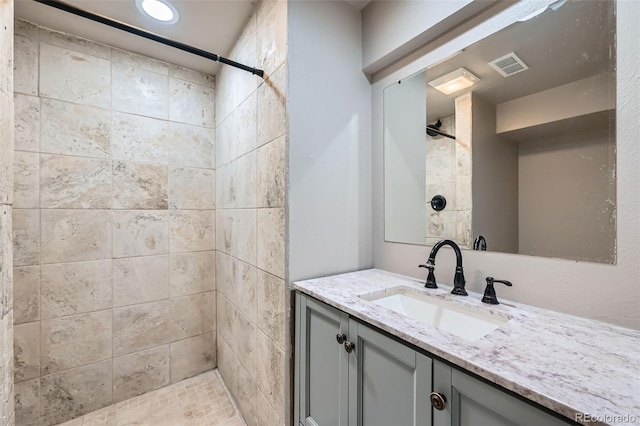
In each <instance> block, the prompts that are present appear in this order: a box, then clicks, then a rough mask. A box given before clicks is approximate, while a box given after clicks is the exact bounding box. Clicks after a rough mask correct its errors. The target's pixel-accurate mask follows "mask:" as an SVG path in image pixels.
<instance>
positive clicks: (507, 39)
mask: <svg viewBox="0 0 640 426" xmlns="http://www.w3.org/2000/svg"><path fill="white" fill-rule="evenodd" d="M612 5H613V2H609V1H580V2H575V1H568V2H567V3H566V4H564V5H563V6H561V7H560V8H559V9H557V10H555V11H553V10H550V9H548V10H547V11H546V12H544V13H543V14H541V15H539V16H537V17H535V18H533V19H530V20H528V21H525V22H518V23H516V24H514V25H512V26H510V27H508V28H505V29H504V30H502V31H499V32H497V33H495V34H493V35H491V36H489V37H487V38H485V39H483V40H480V41H479V42H477V43H475V44H473V45H471V46H469V47H468V48H466V49H464V51H463V52H462V53H460V54H458V55H457V56H454V57H452V58H450V59H448V60H446V61H444V62H442V63H439V64H437V65H435V66H433V67H432V68H430V69H427V71H426V75H427V76H426V78H427V81H431V80H434V79H436V78H438V77H441V76H443V75H445V74H447V73H449V72H451V71H454V70H456V69H458V68H461V67H464V68H466V69H468V70H469V71H471V72H472V73H473V74H475V75H476V76H478V77H480V81H479V82H478V83H476V84H475V85H473V86H472V87H471V88H469V89H466V90H462V91H459V92H456V93H454V94H451V95H444V94H442V93H440V92H438V91H437V90H436V89H434V88H432V87H431V86H427V123H433V122H435V121H436V120H437V119H438V118H443V117H448V116H450V115H453V114H454V100H455V98H457V97H458V96H460V95H463V94H464V93H468V92H471V91H472V92H474V93H476V94H478V95H479V96H481V97H482V98H483V99H484V100H486V101H488V102H491V103H493V104H499V103H502V102H505V101H509V100H512V99H517V98H520V97H522V96H526V95H529V94H532V93H537V92H540V91H542V90H546V89H550V88H553V87H557V86H560V85H563V84H566V83H569V82H572V81H576V80H580V79H582V78H586V77H589V76H592V75H596V74H599V73H602V72H610V71H612V69H613V68H614V67H615V61H614V62H613V65H611V64H610V61H609V55H610V52H609V47H610V46H615V37H614V36H615V25H614V24H613V22H614V20H613V19H611V18H612V15H611V13H612V12H610V9H611V7H612ZM510 52H515V53H516V55H518V57H520V59H521V60H522V61H523V62H524V63H525V64H527V66H528V67H529V69H528V70H526V71H523V72H520V73H518V74H514V75H512V76H510V77H506V78H505V77H502V76H501V75H500V74H498V72H496V71H495V70H493V68H491V67H490V66H489V65H488V63H489V62H490V61H493V60H494V59H497V58H500V57H502V56H504V55H506V54H507V53H510Z"/></svg>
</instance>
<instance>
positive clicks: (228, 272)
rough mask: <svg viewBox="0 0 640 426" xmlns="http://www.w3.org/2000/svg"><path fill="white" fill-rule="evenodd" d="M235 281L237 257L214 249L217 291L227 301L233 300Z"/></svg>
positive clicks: (235, 291)
mask: <svg viewBox="0 0 640 426" xmlns="http://www.w3.org/2000/svg"><path fill="white" fill-rule="evenodd" d="M237 282H238V261H237V259H236V258H235V257H232V256H229V255H227V254H224V253H222V252H221V251H216V286H217V289H218V293H222V294H223V295H224V296H225V297H226V298H227V299H228V300H229V301H231V302H235V301H236V293H237ZM219 328H220V327H219Z"/></svg>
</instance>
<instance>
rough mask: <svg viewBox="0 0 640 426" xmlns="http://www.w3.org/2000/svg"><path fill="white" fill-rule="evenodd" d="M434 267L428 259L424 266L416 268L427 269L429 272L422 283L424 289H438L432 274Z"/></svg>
mask: <svg viewBox="0 0 640 426" xmlns="http://www.w3.org/2000/svg"><path fill="white" fill-rule="evenodd" d="M435 267H436V266H435V265H434V264H433V262H432V261H431V259H429V260H428V261H427V263H426V264H423V265H418V268H427V269H428V270H429V273H428V274H427V281H426V282H425V283H424V286H425V287H426V288H438V284H436V276H435V274H434V273H433V270H434V269H435Z"/></svg>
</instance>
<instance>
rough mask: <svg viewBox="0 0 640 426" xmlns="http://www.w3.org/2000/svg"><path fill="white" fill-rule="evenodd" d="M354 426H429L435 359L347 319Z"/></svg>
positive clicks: (351, 408) (352, 421)
mask: <svg viewBox="0 0 640 426" xmlns="http://www.w3.org/2000/svg"><path fill="white" fill-rule="evenodd" d="M348 335H349V339H350V341H351V342H353V343H354V344H355V349H354V350H353V352H352V353H350V354H349V425H350V426H356V425H357V426H391V425H393V426H418V425H420V426H430V425H431V405H430V403H429V393H430V391H431V359H430V358H428V357H426V356H424V355H422V354H420V353H418V352H416V351H414V350H413V349H410V348H408V347H407V346H404V345H403V344H401V343H399V342H397V341H395V340H393V339H391V338H389V337H387V336H384V335H383V334H381V333H379V332H378V331H375V330H374V329H372V328H370V327H367V326H366V325H364V324H362V323H359V322H357V321H355V320H353V319H352V320H351V321H350V322H349V334H348Z"/></svg>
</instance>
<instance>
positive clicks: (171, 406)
mask: <svg viewBox="0 0 640 426" xmlns="http://www.w3.org/2000/svg"><path fill="white" fill-rule="evenodd" d="M125 425H141V426H210V425H216V426H246V423H245V422H244V420H243V419H242V416H241V415H240V413H239V412H238V410H237V409H236V407H235V405H234V403H233V402H232V401H231V398H230V397H229V394H228V393H227V389H226V388H225V385H224V383H223V381H222V378H221V377H220V374H219V373H218V370H213V371H208V372H206V373H203V374H200V375H198V376H195V377H192V378H190V379H187V380H183V381H181V382H178V383H174V384H173V385H170V386H167V387H165V388H162V389H158V390H156V391H152V392H149V393H146V394H144V395H140V396H137V397H135V398H131V399H128V400H126V401H123V402H119V403H117V404H114V405H110V406H109V407H105V408H102V409H100V410H97V411H94V412H93V413H89V414H86V415H84V416H83V417H78V418H77V419H74V420H71V421H68V422H66V423H62V424H61V425H59V426H125Z"/></svg>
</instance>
